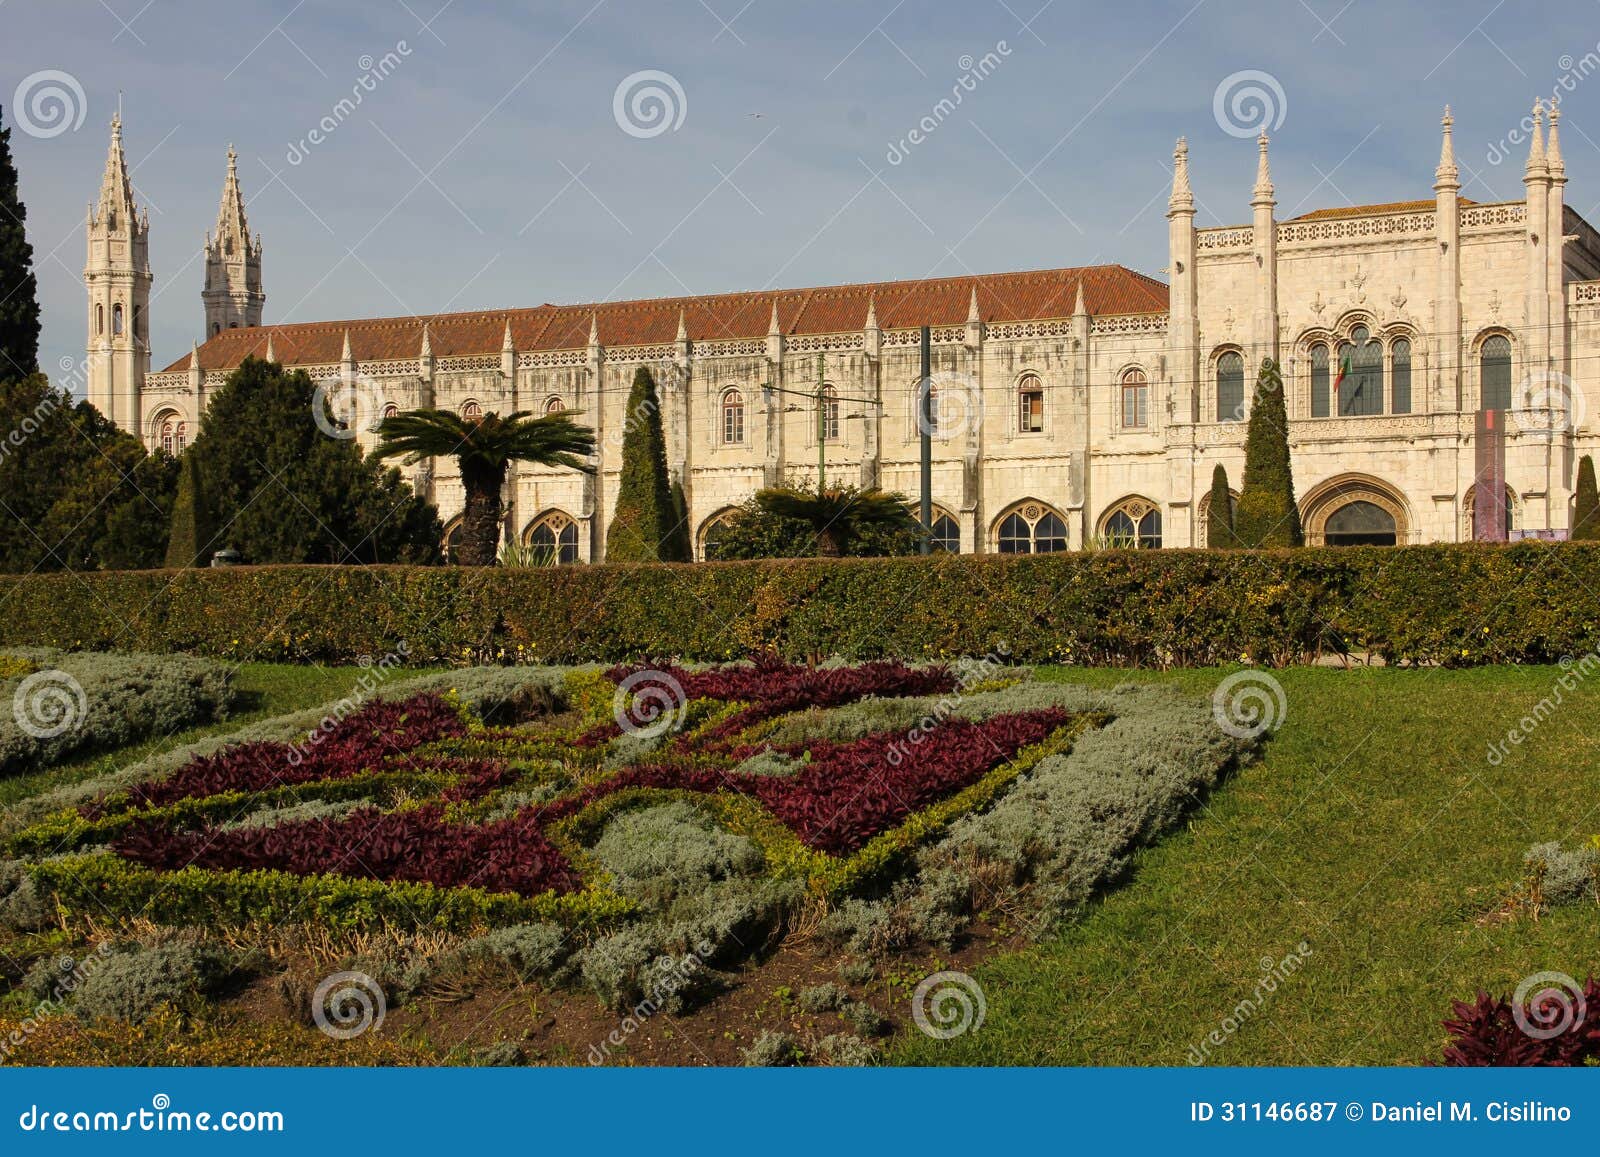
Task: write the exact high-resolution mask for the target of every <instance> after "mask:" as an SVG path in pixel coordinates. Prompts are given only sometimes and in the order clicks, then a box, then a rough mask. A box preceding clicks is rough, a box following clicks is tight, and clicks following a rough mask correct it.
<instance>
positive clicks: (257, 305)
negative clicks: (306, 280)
mask: <svg viewBox="0 0 1600 1157" xmlns="http://www.w3.org/2000/svg"><path fill="white" fill-rule="evenodd" d="M205 253H206V284H205V289H204V290H202V291H201V293H200V300H201V301H202V302H203V303H204V305H205V312H206V334H207V335H208V336H209V335H213V334H218V333H221V332H222V331H223V330H225V329H238V328H239V327H240V326H253V325H260V324H261V312H262V307H263V306H264V305H265V304H266V300H267V295H266V294H265V293H263V292H262V289H261V238H259V237H256V238H254V239H252V238H251V236H250V222H249V221H248V220H247V219H246V217H245V211H244V193H243V191H242V190H241V189H240V187H239V154H238V153H236V152H234V150H233V146H232V145H229V146H228V169H227V172H226V174H225V175H224V176H223V178H222V199H221V201H220V203H219V204H218V206H217V229H216V234H215V235H214V236H213V235H212V234H210V233H208V234H206V246H205Z"/></svg>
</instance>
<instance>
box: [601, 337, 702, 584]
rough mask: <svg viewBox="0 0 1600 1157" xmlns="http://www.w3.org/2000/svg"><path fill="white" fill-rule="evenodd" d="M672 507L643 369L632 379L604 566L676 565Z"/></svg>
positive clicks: (663, 446) (662, 440)
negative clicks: (609, 564)
mask: <svg viewBox="0 0 1600 1157" xmlns="http://www.w3.org/2000/svg"><path fill="white" fill-rule="evenodd" d="M678 521H679V520H678V515H677V506H676V504H675V503H674V502H673V500H672V485H671V483H670V482H669V481H668V478H667V439H666V435H665V434H664V433H663V432H662V429H661V403H660V400H659V399H658V398H657V397H656V380H655V378H654V377H652V376H651V374H650V371H649V369H648V368H646V367H645V366H640V367H639V369H638V371H637V372H635V374H634V375H633V389H632V390H630V391H629V393H628V416H627V418H626V420H625V423H624V426H623V433H622V479H621V481H620V482H619V483H618V486H617V507H616V510H615V511H614V512H613V513H612V515H611V526H610V529H608V530H607V531H606V561H607V562H682V561H684V559H683V557H682V555H681V554H680V550H681V542H682V539H683V537H684V536H682V535H680V534H679V532H678V530H677V527H678Z"/></svg>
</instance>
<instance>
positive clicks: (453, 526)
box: [444, 514, 466, 563]
mask: <svg viewBox="0 0 1600 1157" xmlns="http://www.w3.org/2000/svg"><path fill="white" fill-rule="evenodd" d="M465 525H466V520H465V519H464V518H462V517H461V516H460V515H459V514H458V515H456V517H454V518H452V519H451V520H450V521H449V522H448V523H446V524H445V528H444V559H445V561H446V562H450V563H453V562H455V560H456V551H457V550H459V549H460V547H461V528H462V527H463V526H465Z"/></svg>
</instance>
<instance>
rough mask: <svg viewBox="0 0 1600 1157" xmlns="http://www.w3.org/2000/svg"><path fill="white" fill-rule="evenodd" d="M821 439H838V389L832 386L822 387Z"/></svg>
mask: <svg viewBox="0 0 1600 1157" xmlns="http://www.w3.org/2000/svg"><path fill="white" fill-rule="evenodd" d="M822 440H823V441H825V442H837V441H838V440H839V391H838V390H836V389H834V388H833V387H832V386H823V387H822Z"/></svg>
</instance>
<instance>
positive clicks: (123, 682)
mask: <svg viewBox="0 0 1600 1157" xmlns="http://www.w3.org/2000/svg"><path fill="white" fill-rule="evenodd" d="M7 654H11V655H21V656H23V657H25V658H26V659H27V660H28V661H29V662H30V663H32V664H33V666H34V667H36V668H37V671H36V672H35V673H34V675H15V676H12V677H11V678H9V679H4V680H0V775H16V774H18V773H20V772H26V771H36V770H38V769H40V768H45V767H50V766H52V765H54V764H57V763H60V762H62V761H63V760H65V759H68V758H69V757H71V756H73V755H77V754H79V753H87V752H93V751H108V750H112V749H114V748H118V747H123V746H126V745H127V744H130V743H137V742H139V741H141V740H144V739H148V738H150V737H151V736H164V735H170V734H172V733H173V732H176V731H181V730H184V729H185V728H188V727H193V726H195V725H197V724H202V723H210V722H213V721H215V720H218V719H222V718H225V717H226V715H227V712H228V709H229V707H230V706H231V705H232V702H233V690H232V688H231V687H230V686H229V671H228V668H227V667H226V666H224V665H223V664H221V663H215V662H212V661H210V660H208V659H196V658H192V657H190V656H188V655H120V654H99V653H94V652H87V651H85V652H66V651H49V650H42V649H33V648H24V649H18V650H11V651H8V652H7ZM55 672H60V673H61V676H60V678H59V685H60V686H64V687H67V688H71V685H72V684H74V683H75V684H76V686H77V687H80V688H82V691H83V694H82V697H81V699H77V700H76V701H69V702H67V704H66V707H67V711H68V716H67V719H70V720H71V723H70V726H68V727H67V728H66V730H64V731H62V732H61V734H59V735H36V734H31V733H30V731H29V729H28V727H26V726H24V723H25V722H28V721H29V720H30V719H33V718H34V717H33V716H32V715H30V711H29V707H28V700H29V699H31V698H32V694H31V693H32V691H33V690H34V689H35V688H37V687H39V686H40V685H41V684H40V683H39V682H37V681H36V682H35V683H34V684H31V685H30V686H29V688H28V689H27V690H28V691H29V694H27V695H24V683H26V681H27V680H28V679H29V678H32V677H35V676H42V677H43V679H44V681H45V683H47V684H48V683H51V682H52V681H53V680H52V678H51V677H52V675H53V673H55ZM69 679H70V681H71V682H70V683H69V682H68V680H69ZM68 696H69V698H75V696H73V692H72V691H71V690H69V691H68ZM80 705H81V708H82V710H81V713H80V712H79V706H80ZM53 721H54V720H53V719H52V720H51V722H53ZM47 730H48V728H47Z"/></svg>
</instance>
